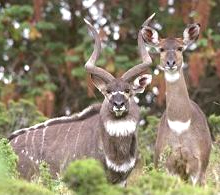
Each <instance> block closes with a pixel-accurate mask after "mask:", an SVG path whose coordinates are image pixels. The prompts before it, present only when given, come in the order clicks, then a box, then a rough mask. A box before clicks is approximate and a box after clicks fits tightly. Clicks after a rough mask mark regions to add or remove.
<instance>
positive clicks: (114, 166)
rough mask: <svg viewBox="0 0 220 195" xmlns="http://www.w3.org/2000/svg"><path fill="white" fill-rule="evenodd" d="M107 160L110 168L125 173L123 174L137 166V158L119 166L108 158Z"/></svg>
mask: <svg viewBox="0 0 220 195" xmlns="http://www.w3.org/2000/svg"><path fill="white" fill-rule="evenodd" d="M105 160H106V164H107V166H108V168H110V169H112V170H114V171H116V172H123V173H126V172H128V171H129V170H130V169H132V168H133V167H134V165H135V162H136V159H135V158H131V159H130V160H129V161H127V162H125V163H123V164H121V165H117V164H116V163H114V162H112V161H111V160H110V159H109V158H108V157H107V156H106V157H105Z"/></svg>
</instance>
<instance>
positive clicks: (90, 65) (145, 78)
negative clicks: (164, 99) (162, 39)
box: [84, 19, 152, 118]
mask: <svg viewBox="0 0 220 195" xmlns="http://www.w3.org/2000/svg"><path fill="white" fill-rule="evenodd" d="M84 21H85V22H86V24H87V26H88V29H89V31H91V33H92V35H93V37H94V39H95V46H94V51H93V53H92V55H91V57H90V58H89V60H88V61H87V62H86V64H85V68H86V70H87V72H88V73H89V74H90V75H91V78H92V81H93V83H94V85H95V86H96V88H97V89H98V90H99V91H100V92H101V93H102V94H103V95H104V97H105V100H104V102H103V104H105V106H106V107H107V108H108V111H109V112H110V113H111V114H112V115H113V116H114V117H116V118H119V117H122V116H125V115H126V114H127V113H128V112H129V106H131V102H132V101H133V97H134V95H135V94H137V93H142V92H143V91H144V89H145V87H146V86H147V85H148V84H150V83H151V80H152V76H151V75H148V74H144V72H145V71H146V69H147V67H148V65H149V64H150V63H151V58H150V56H149V55H148V53H147V52H146V50H145V48H144V42H143V38H142V35H141V33H140V32H139V34H138V48H139V51H140V54H141V57H142V60H143V63H141V64H138V65H136V66H134V67H133V68H131V69H130V70H128V71H127V72H125V73H124V74H123V75H122V77H121V78H115V77H114V76H112V75H111V74H110V73H109V72H107V71H105V70H104V69H102V68H100V67H96V66H95V63H96V61H97V59H98V57H99V54H100V52H101V41H100V38H99V35H98V33H97V31H96V30H95V28H94V27H93V26H92V25H91V24H90V23H89V22H88V21H87V20H86V19H84Z"/></svg>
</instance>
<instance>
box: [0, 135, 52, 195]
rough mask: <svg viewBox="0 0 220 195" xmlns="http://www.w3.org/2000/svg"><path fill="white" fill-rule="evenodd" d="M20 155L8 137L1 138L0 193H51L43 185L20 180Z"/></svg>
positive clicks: (6, 194) (22, 194)
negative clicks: (18, 161)
mask: <svg viewBox="0 0 220 195" xmlns="http://www.w3.org/2000/svg"><path fill="white" fill-rule="evenodd" d="M17 160H18V157H17V156H16V155H15V153H14V152H13V150H12V147H11V146H10V145H9V144H8V141H7V140H6V139H1V140H0V195H26V194H27V195H29V194H32V195H39V194H42V195H47V194H48V195H50V194H52V193H51V192H50V191H49V190H47V189H44V188H43V187H42V186H39V185H36V184H30V183H28V182H25V181H22V180H18V179H17V178H18V172H17V170H16V167H17Z"/></svg>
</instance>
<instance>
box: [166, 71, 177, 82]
mask: <svg viewBox="0 0 220 195" xmlns="http://www.w3.org/2000/svg"><path fill="white" fill-rule="evenodd" d="M179 78H180V73H179V72H178V71H176V72H175V73H170V72H167V71H165V79H166V81H167V82H169V83H174V82H176V81H177V80H179Z"/></svg>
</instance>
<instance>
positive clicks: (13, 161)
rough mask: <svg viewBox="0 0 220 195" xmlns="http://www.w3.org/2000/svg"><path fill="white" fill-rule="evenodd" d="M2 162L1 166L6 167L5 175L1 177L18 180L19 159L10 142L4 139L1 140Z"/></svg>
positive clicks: (0, 152) (0, 153)
mask: <svg viewBox="0 0 220 195" xmlns="http://www.w3.org/2000/svg"><path fill="white" fill-rule="evenodd" d="M0 160H1V163H0V164H2V165H4V169H3V170H4V174H2V173H1V174H0V177H8V178H17V177H18V172H17V161H18V157H17V155H16V154H15V153H14V151H13V149H12V147H11V145H10V144H9V143H8V140H7V139H4V138H2V139H0ZM0 170H1V169H0Z"/></svg>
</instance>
